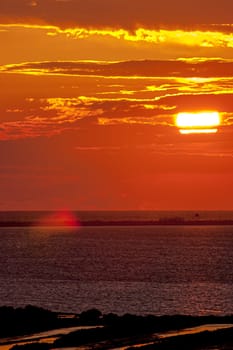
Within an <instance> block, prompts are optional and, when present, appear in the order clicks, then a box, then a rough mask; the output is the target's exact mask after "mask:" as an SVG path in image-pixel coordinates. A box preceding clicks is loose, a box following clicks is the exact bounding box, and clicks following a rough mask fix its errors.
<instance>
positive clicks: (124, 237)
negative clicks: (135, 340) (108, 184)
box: [0, 212, 233, 315]
mask: <svg viewBox="0 0 233 350" xmlns="http://www.w3.org/2000/svg"><path fill="white" fill-rule="evenodd" d="M165 214H166V215H165ZM181 214H182V215H183V216H185V215H186V217H188V218H192V217H193V215H195V213H191V212H188V213H184V212H179V213H178V214H177V213H176V214H175V216H180V215H181ZM1 215H2V216H1ZM1 215H0V218H1V220H6V219H8V220H9V218H10V219H12V215H13V216H14V220H19V221H20V220H25V218H28V220H29V219H30V220H31V218H32V217H33V220H37V219H38V223H39V222H41V221H40V216H43V215H47V214H45V213H22V212H21V213H19V212H18V213H8V214H7V213H4V214H3V213H1ZM76 215H78V214H76ZM83 215H86V217H89V216H90V217H91V218H93V217H94V218H96V217H98V218H100V217H101V218H102V217H104V218H106V216H107V218H112V216H114V218H112V219H114V220H115V218H119V219H122V215H125V216H127V215H128V216H127V218H129V217H130V218H133V219H132V220H134V218H135V217H136V218H138V217H139V216H140V215H141V216H143V215H144V217H145V215H146V216H147V217H148V219H151V215H152V212H147V213H144V214H143V213H138V214H137V213H136V212H131V213H123V214H120V213H118V214H117V213H106V212H105V213H94V214H93V213H81V214H80V213H79V216H80V217H81V216H83ZM88 215H89V216H88ZM95 215H96V217H95ZM98 215H99V216H98ZM154 215H155V213H154ZM156 215H158V216H160V217H161V216H162V217H164V216H167V215H168V213H158V212H157V213H156ZM169 215H170V214H169ZM173 215H174V213H173ZM199 215H200V216H202V217H204V216H205V218H212V217H214V218H218V219H219V218H229V217H232V216H231V215H232V213H230V212H221V213H217V212H215V213H210V212H205V213H204V212H201V213H200V214H199ZM4 218H5V219H4ZM232 248H233V226H221V225H219V226H182V225H180V226H115V227H114V226H96V227H88V226H86V227H78V228H72V227H49V228H48V227H42V226H40V225H39V224H38V225H37V227H1V228H0V306H2V305H11V306H15V307H18V306H25V305H27V304H33V305H37V306H42V307H45V308H49V309H51V310H54V311H61V312H81V311H83V310H87V309H89V308H92V307H96V308H98V309H100V310H101V311H102V312H104V313H108V312H116V313H118V314H123V313H126V312H129V313H134V314H155V315H162V314H169V315H171V314H192V315H205V314H217V315H225V314H233V250H232Z"/></svg>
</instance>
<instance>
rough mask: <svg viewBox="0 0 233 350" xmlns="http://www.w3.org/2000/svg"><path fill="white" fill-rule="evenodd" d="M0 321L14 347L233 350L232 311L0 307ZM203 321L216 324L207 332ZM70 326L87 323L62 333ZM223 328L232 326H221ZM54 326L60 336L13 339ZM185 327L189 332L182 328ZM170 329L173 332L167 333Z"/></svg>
mask: <svg viewBox="0 0 233 350" xmlns="http://www.w3.org/2000/svg"><path fill="white" fill-rule="evenodd" d="M0 322H1V328H0V332H1V333H0V338H1V339H0V343H1V345H4V344H12V347H13V349H14V350H48V349H53V348H67V347H81V346H85V348H90V349H93V348H95V349H113V348H116V347H121V346H124V347H127V348H129V349H130V348H131V349H133V346H134V345H137V348H138V347H140V348H142V349H145V350H146V349H148V350H149V349H158V350H163V349H164V350H168V349H175V350H176V349H177V350H178V349H179V350H183V349H185V350H187V349H197V350H201V349H202V350H203V349H210V348H211V347H212V348H213V347H215V348H216V347H217V348H218V349H222V350H230V349H231V350H232V349H233V315H232V316H230V315H229V316H222V317H221V316H197V317H195V316H187V315H174V316H153V315H148V316H138V315H131V314H125V315H122V316H118V315H116V314H113V313H109V314H102V313H101V312H100V311H99V310H97V309H91V310H87V311H84V312H82V313H80V314H76V315H68V314H59V313H56V312H52V311H49V310H44V309H42V308H37V307H34V306H27V307H25V308H23V309H22V308H18V309H13V308H12V307H1V308H0ZM205 325H212V326H213V330H212V331H205V327H206V326H205ZM71 326H80V327H81V326H83V327H82V328H78V330H76V331H72V332H67V334H65V335H61V334H60V333H59V329H60V328H62V327H63V328H64V327H71ZM84 326H86V327H84ZM87 326H88V327H87ZM198 326H203V327H202V328H201V330H198V331H197V329H196V328H193V327H198ZM231 326H232V327H231ZM221 327H222V328H224V327H228V328H224V329H220V328H221ZM187 328H188V330H186V329H187ZM207 328H208V327H207ZM51 329H57V336H56V337H55V338H53V339H52V340H53V341H52V342H44V343H39V340H40V338H37V339H36V340H34V341H33V342H32V340H30V341H27V343H26V344H25V337H24V338H22V340H20V338H17V339H18V340H14V338H13V337H14V336H18V337H19V336H20V335H21V336H23V335H29V334H35V333H36V332H41V331H45V330H51ZM184 329H185V332H186V334H184V332H183V333H182V330H184ZM202 330H204V331H202ZM170 331H173V333H172V334H171V333H169V332H170ZM179 332H180V333H179ZM4 338H5V339H4ZM11 339H12V340H11ZM29 339H30V338H29ZM41 339H42V338H41ZM45 341H46V339H45ZM20 342H22V343H23V344H20Z"/></svg>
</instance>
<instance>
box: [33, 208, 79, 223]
mask: <svg viewBox="0 0 233 350" xmlns="http://www.w3.org/2000/svg"><path fill="white" fill-rule="evenodd" d="M36 226H39V227H79V226H80V221H79V220H78V218H77V217H76V215H75V214H74V213H72V212H71V211H68V210H62V211H56V212H53V213H49V214H48V215H45V216H44V217H42V218H41V219H40V220H39V222H38V223H37V225H36Z"/></svg>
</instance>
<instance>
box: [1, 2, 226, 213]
mask: <svg viewBox="0 0 233 350" xmlns="http://www.w3.org/2000/svg"><path fill="white" fill-rule="evenodd" d="M232 13H233V2H232V1H231V0H221V1H220V0H189V1H187V0H156V1H155V0H143V1H142V0H7V1H1V2H0V41H1V47H2V49H1V55H0V83H1V90H0V101H1V104H0V159H1V162H0V193H1V196H0V210H59V209H60V210H64V209H66V210H233V200H232V198H233V98H232V97H233V23H232ZM203 111H211V112H218V113H219V116H220V120H221V125H220V126H219V127H218V129H217V132H216V133H203V134H201V133H196V134H192V133H191V134H181V133H180V130H179V128H178V127H177V125H176V117H177V115H178V113H181V112H189V113H197V112H203Z"/></svg>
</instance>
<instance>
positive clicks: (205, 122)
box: [176, 112, 220, 134]
mask: <svg viewBox="0 0 233 350" xmlns="http://www.w3.org/2000/svg"><path fill="white" fill-rule="evenodd" d="M176 125H177V126H178V128H179V129H180V132H181V133H182V134H191V133H211V132H212V133H213V132H217V129H216V127H217V126H219V125H220V115H219V113H218V112H198V113H188V112H182V113H178V115H177V117H176Z"/></svg>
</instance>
